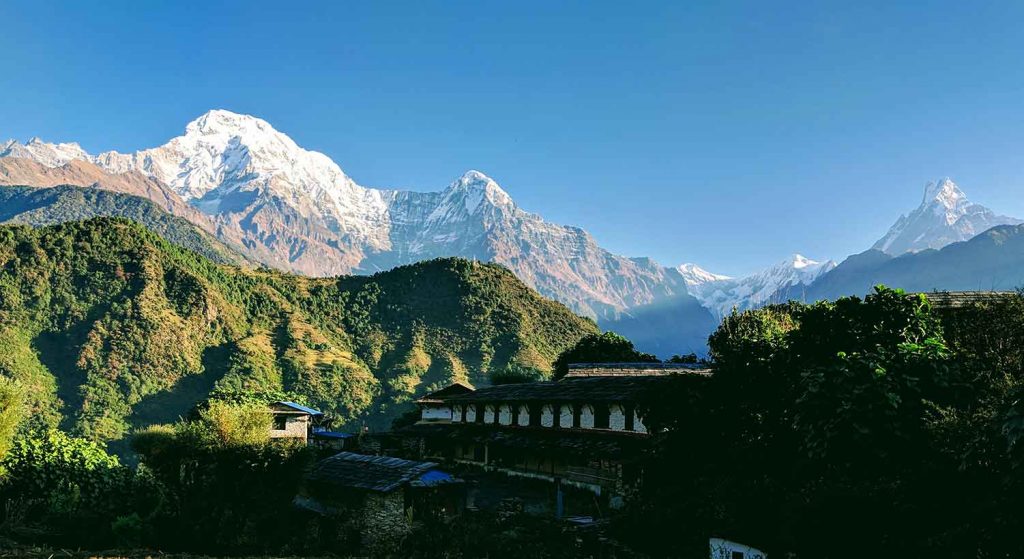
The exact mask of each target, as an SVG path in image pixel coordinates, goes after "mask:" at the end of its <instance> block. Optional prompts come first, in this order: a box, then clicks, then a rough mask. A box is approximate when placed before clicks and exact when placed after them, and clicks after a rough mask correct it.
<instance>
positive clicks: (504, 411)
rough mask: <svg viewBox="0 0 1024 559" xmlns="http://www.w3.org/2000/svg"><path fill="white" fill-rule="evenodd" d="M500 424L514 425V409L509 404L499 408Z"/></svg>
mask: <svg viewBox="0 0 1024 559" xmlns="http://www.w3.org/2000/svg"><path fill="white" fill-rule="evenodd" d="M498 423H500V424H502V425H512V407H511V406H509V405H508V404H502V405H501V406H499V407H498Z"/></svg>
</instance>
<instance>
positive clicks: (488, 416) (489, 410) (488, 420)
mask: <svg viewBox="0 0 1024 559" xmlns="http://www.w3.org/2000/svg"><path fill="white" fill-rule="evenodd" d="M484 423H485V424H487V425H490V424H492V423H494V406H492V405H490V404H488V405H487V407H485V408H484Z"/></svg>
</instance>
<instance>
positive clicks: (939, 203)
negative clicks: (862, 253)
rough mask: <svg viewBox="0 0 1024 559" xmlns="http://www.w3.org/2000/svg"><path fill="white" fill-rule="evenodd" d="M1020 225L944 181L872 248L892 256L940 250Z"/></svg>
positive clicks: (930, 185) (931, 187) (932, 186)
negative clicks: (1004, 226)
mask: <svg viewBox="0 0 1024 559" xmlns="http://www.w3.org/2000/svg"><path fill="white" fill-rule="evenodd" d="M1018 223H1020V220H1018V219H1014V218H1012V217H1006V216H1002V215H997V214H996V213H995V212H993V211H992V210H990V209H988V208H986V207H984V206H981V205H978V204H972V203H971V202H970V201H969V200H968V199H967V195H966V194H964V191H963V190H961V189H960V187H959V186H957V185H956V183H955V182H953V181H952V180H950V179H949V178H943V179H941V180H939V181H937V182H931V183H928V184H927V185H925V188H924V198H923V199H922V200H921V205H920V206H918V208H917V209H916V210H914V211H913V212H911V213H910V214H908V215H903V216H901V217H900V218H899V219H897V220H896V223H894V224H893V226H892V227H890V228H889V231H888V232H887V233H886V234H885V236H884V237H882V238H881V239H879V240H878V241H877V242H876V243H875V244H874V246H872V247H871V248H873V249H875V250H880V251H882V252H885V253H888V254H891V255H899V254H903V253H906V252H917V251H920V250H925V249H940V248H942V247H944V246H946V245H948V244H950V243H955V242H959V241H966V240H968V239H970V238H972V237H974V236H975V235H978V234H980V233H982V232H984V231H986V230H988V229H991V228H992V227H995V226H996V225H1016V224H1018Z"/></svg>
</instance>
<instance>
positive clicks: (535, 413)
mask: <svg viewBox="0 0 1024 559" xmlns="http://www.w3.org/2000/svg"><path fill="white" fill-rule="evenodd" d="M528 409H529V410H530V411H529V416H530V423H529V426H530V427H540V413H541V406H540V404H530V405H529V408H528Z"/></svg>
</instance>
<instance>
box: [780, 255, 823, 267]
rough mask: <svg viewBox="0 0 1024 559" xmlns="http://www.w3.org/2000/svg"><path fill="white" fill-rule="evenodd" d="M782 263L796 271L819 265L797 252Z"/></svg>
mask: <svg viewBox="0 0 1024 559" xmlns="http://www.w3.org/2000/svg"><path fill="white" fill-rule="evenodd" d="M782 263H783V264H785V265H787V266H790V267H792V268H797V269H801V268H807V267H809V266H817V265H818V264H821V263H820V262H818V261H817V260H811V259H810V258H807V257H806V256H804V255H802V254H800V253H799V252H794V253H793V255H792V256H790V257H789V258H788V259H786V260H784V261H783V262H782Z"/></svg>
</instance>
